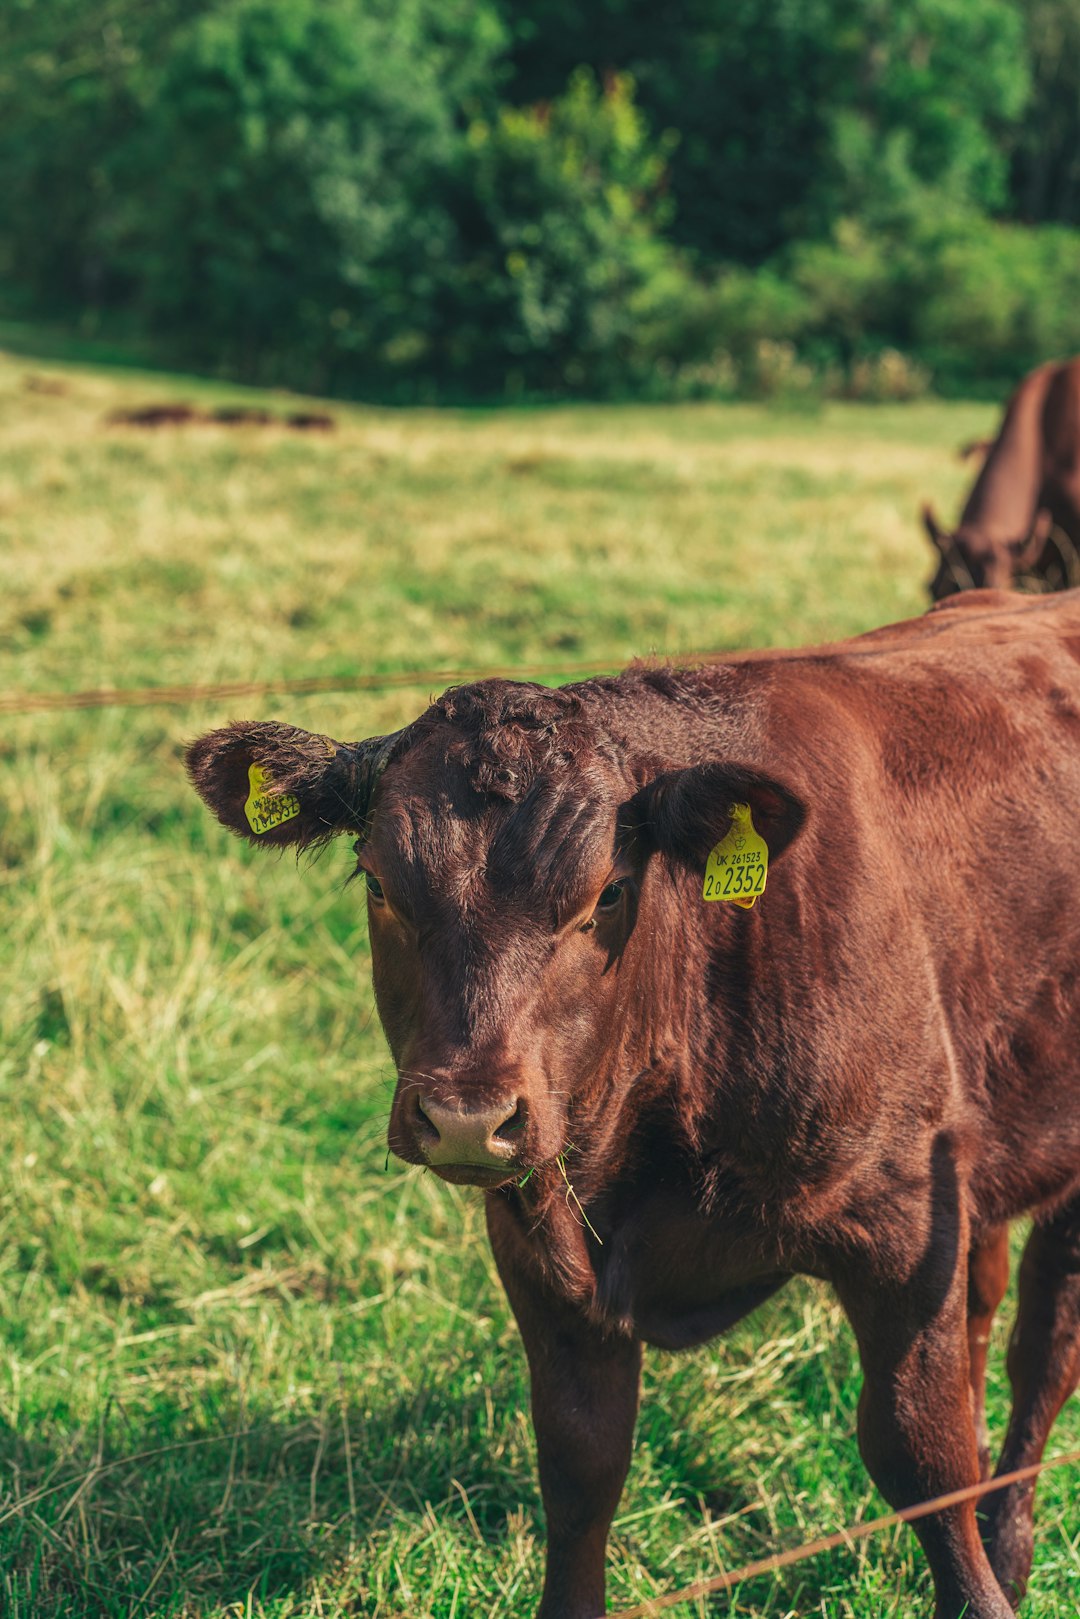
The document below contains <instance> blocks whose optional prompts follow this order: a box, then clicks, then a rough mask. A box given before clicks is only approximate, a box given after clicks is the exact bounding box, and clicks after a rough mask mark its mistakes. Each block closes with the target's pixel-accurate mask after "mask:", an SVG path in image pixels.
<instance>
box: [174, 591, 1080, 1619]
mask: <svg viewBox="0 0 1080 1619" xmlns="http://www.w3.org/2000/svg"><path fill="white" fill-rule="evenodd" d="M188 763H189V769H190V773H191V776H192V780H193V782H194V784H195V786H196V787H197V789H198V791H199V792H200V793H201V795H202V797H203V798H204V799H205V801H206V802H207V804H208V805H209V806H210V808H211V809H212V810H213V811H214V812H215V813H216V814H217V816H218V817H219V819H220V820H221V821H223V822H224V824H225V825H226V826H228V827H230V828H231V829H232V830H233V831H235V832H238V833H241V834H243V835H244V836H246V837H248V838H249V839H250V840H251V841H252V842H253V843H255V844H258V845H260V846H268V847H273V848H278V849H280V848H281V847H282V846H284V845H294V846H296V847H297V848H303V847H306V846H311V845H313V844H317V843H319V842H321V841H324V840H327V839H329V838H332V837H333V836H334V835H335V834H336V833H342V832H343V833H347V834H348V833H351V834H352V835H353V836H355V837H357V842H356V845H355V847H356V850H357V854H358V859H359V869H360V870H361V871H362V872H363V873H364V875H365V880H366V885H367V903H368V913H369V925H370V931H371V949H372V962H373V969H374V979H375V992H376V997H377V1001H378V1007H379V1014H380V1017H381V1019H382V1023H383V1027H384V1029H385V1031H386V1035H387V1038H388V1040H389V1043H390V1048H391V1051H392V1053H393V1056H394V1059H395V1062H396V1064H397V1068H398V1074H399V1078H398V1084H397V1089H396V1092H395V1096H394V1101H393V1106H392V1110H391V1115H390V1127H389V1137H390V1145H391V1147H392V1149H393V1150H394V1152H395V1153H396V1154H398V1156H399V1157H401V1158H403V1159H404V1160H405V1161H406V1162H407V1163H412V1164H422V1165H427V1166H429V1167H430V1168H431V1169H432V1170H433V1171H434V1172H435V1174H437V1175H440V1176H442V1178H443V1179H444V1180H447V1181H453V1182H456V1183H458V1184H463V1185H467V1186H475V1187H479V1188H482V1189H483V1191H484V1193H485V1200H486V1205H487V1219H488V1228H489V1233H490V1237H491V1242H492V1245H493V1248H494V1252H495V1258H496V1261H497V1264H498V1268H499V1273H500V1275H501V1277H502V1280H503V1282H504V1285H505V1287H506V1291H507V1293H508V1295H509V1298H510V1303H511V1305H512V1307H513V1310H514V1313H515V1315H516V1317H517V1320H518V1323H519V1325H520V1328H521V1333H522V1336H523V1338H524V1341H525V1348H526V1351H527V1354H528V1358H529V1365H530V1368H531V1374H532V1391H533V1420H534V1424H535V1429H536V1440H537V1449H538V1453H539V1466H540V1482H541V1488H542V1491H543V1497H544V1503H545V1508H546V1514H547V1530H548V1560H547V1575H546V1582H545V1585H544V1595H543V1599H542V1601H541V1605H540V1614H541V1616H542V1619H597V1616H598V1615H599V1614H601V1613H602V1612H603V1611H604V1560H605V1545H606V1540H607V1534H608V1528H609V1525H610V1523H611V1519H612V1515H613V1514H614V1511H615V1508H616V1503H617V1501H618V1499H619V1494H620V1492H621V1490H622V1486H623V1481H624V1478H625V1476H626V1471H627V1467H628V1465H629V1462H630V1452H631V1444H632V1437H633V1430H634V1421H635V1415H636V1410H637V1402H638V1376H639V1368H640V1361H641V1350H642V1345H643V1344H650V1345H655V1346H658V1347H659V1348H661V1349H665V1350H678V1349H682V1348H685V1347H687V1346H689V1345H692V1344H700V1343H703V1342H705V1341H706V1340H708V1339H710V1338H713V1337H715V1336H716V1335H717V1334H719V1333H722V1332H724V1331H725V1330H726V1329H727V1328H729V1327H731V1326H732V1325H733V1323H735V1322H736V1321H738V1320H739V1319H740V1318H741V1317H742V1316H744V1315H746V1314H747V1312H748V1311H750V1310H752V1309H754V1307H755V1306H756V1305H758V1304H760V1303H761V1302H762V1301H763V1300H764V1299H767V1298H768V1297H769V1296H770V1295H771V1294H773V1293H775V1292H776V1291H777V1289H778V1288H780V1287H782V1286H783V1284H784V1283H785V1282H786V1281H787V1280H788V1279H789V1278H790V1277H792V1276H793V1275H809V1276H815V1277H819V1278H823V1279H824V1280H826V1281H827V1282H829V1283H830V1284H831V1285H832V1287H833V1288H834V1289H835V1291H836V1293H837V1295H838V1297H839V1299H840V1301H841V1303H842V1305H843V1307H844V1309H845V1311H846V1313H847V1316H848V1318H849V1320H850V1322H851V1324H852V1327H853V1328H854V1331H855V1335H856V1338H857V1340H858V1345H859V1352H860V1356H861V1360H862V1366H863V1371H864V1377H865V1383H864V1387H863V1392H862V1398H861V1401H860V1405H859V1419H858V1430H859V1443H860V1446H861V1448H862V1453H863V1456H864V1458H865V1461H866V1465H867V1467H868V1468H869V1470H870V1473H871V1475H872V1476H873V1478H874V1480H875V1481H876V1483H877V1484H878V1486H879V1488H880V1489H881V1491H882V1493H883V1494H884V1495H885V1496H886V1498H887V1499H888V1500H889V1501H890V1502H891V1503H892V1504H893V1505H894V1506H896V1507H903V1506H908V1505H910V1504H912V1503H914V1502H917V1501H922V1500H925V1499H928V1498H930V1497H935V1496H937V1495H939V1494H943V1493H945V1492H949V1491H953V1490H958V1489H962V1488H964V1487H966V1486H969V1485H972V1484H974V1483H975V1482H977V1481H978V1480H979V1479H980V1478H985V1477H987V1476H988V1474H989V1440H988V1436H987V1432H986V1427H985V1422H984V1417H983V1386H984V1371H985V1361H986V1352H987V1351H986V1346H987V1341H988V1335H989V1330H990V1323H991V1320H992V1318H993V1315H994V1312H995V1309H996V1307H997V1305H998V1303H999V1301H1000V1299H1001V1297H1002V1295H1003V1293H1004V1290H1005V1286H1006V1281H1007V1275H1008V1246H1007V1228H1008V1222H1009V1221H1010V1220H1012V1219H1014V1218H1016V1217H1017V1216H1019V1215H1022V1214H1024V1213H1028V1212H1031V1213H1034V1215H1035V1226H1034V1230H1033V1232H1032V1234H1031V1236H1030V1238H1029V1240H1028V1245H1027V1248H1026V1251H1025V1255H1024V1260H1023V1265H1022V1269H1021V1275H1020V1298H1019V1313H1018V1317H1017V1321H1016V1325H1015V1327H1014V1329H1013V1334H1012V1340H1011V1344H1010V1348H1009V1357H1008V1366H1009V1375H1010V1378H1011V1382H1012V1389H1013V1412H1012V1420H1011V1422H1010V1425H1009V1429H1008V1434H1007V1436H1006V1438H1005V1442H1004V1448H1003V1450H1002V1452H1001V1456H1000V1460H999V1463H998V1467H999V1470H1001V1471H1009V1470H1012V1469H1014V1468H1019V1467H1023V1466H1025V1465H1027V1464H1029V1463H1034V1462H1036V1461H1037V1460H1038V1458H1039V1457H1040V1456H1041V1455H1042V1452H1043V1447H1044V1445H1045V1443H1046V1440H1047V1436H1048V1434H1049V1431H1050V1427H1051V1424H1052V1423H1053V1421H1054V1418H1055V1417H1056V1415H1057V1413H1058V1411H1059V1409H1060V1408H1061V1405H1062V1404H1063V1402H1064V1401H1065V1399H1066V1398H1067V1397H1068V1395H1069V1394H1070V1393H1071V1391H1072V1389H1073V1388H1074V1386H1075V1385H1076V1383H1077V1380H1078V1375H1080V1060H1078V1056H1077V1053H1078V1051H1080V861H1078V860H1077V856H1076V827H1075V814H1074V811H1073V806H1074V805H1075V804H1076V803H1077V802H1080V592H1076V591H1073V592H1070V593H1068V594H1067V595H1057V596H1046V597H1040V598H1035V599H1031V598H1023V597H1012V596H1005V595H999V594H994V593H990V592H982V593H978V594H968V595H965V596H963V597H961V598H958V599H957V600H956V601H955V602H949V603H946V604H945V605H944V606H943V607H941V608H938V609H936V610H934V611H933V612H930V613H928V614H927V615H926V616H925V617H924V618H921V619H918V620H914V621H912V622H911V623H907V624H900V625H896V626H894V627H892V628H888V629H884V630H879V631H877V632H875V633H873V634H870V635H865V636H862V637H860V638H858V639H856V640H853V641H849V642H845V643H843V644H840V645H838V646H833V647H824V648H817V649H812V650H809V651H797V652H780V653H774V652H765V653H759V654H748V655H745V656H738V657H733V658H730V659H726V660H724V661H722V662H719V661H718V662H715V663H712V664H709V665H707V666H706V667H704V668H698V669H690V670H682V671H680V670H675V669H671V668H666V667H665V668H653V667H639V668H633V669H631V670H629V671H628V672H627V673H625V674H623V675H621V676H619V677H618V678H615V679H597V680H588V681H584V682H582V683H580V684H577V685H573V686H567V687H565V688H564V689H562V690H557V691H551V690H546V689H544V688H543V687H540V686H535V685H529V684H516V683H512V682H509V681H503V680H488V681H482V682H480V683H478V684H476V685H472V686H464V687H461V688H459V689H456V690H451V691H448V692H447V693H446V694H445V695H444V696H443V697H441V698H440V699H439V700H438V701H437V702H436V703H434V705H433V706H432V707H430V708H429V709H428V710H427V711H426V712H425V713H424V714H422V715H421V716H420V718H419V719H417V720H416V721H414V722H413V723H412V724H411V725H408V726H406V727H405V729H404V730H402V731H399V732H396V733H394V734H393V735H391V736H388V737H376V738H373V739H371V740H369V741H364V742H358V743H351V744H348V743H340V742H335V741H333V740H332V739H330V738H327V737H322V736H315V735H312V734H311V733H309V732H307V731H301V730H297V729H294V728H292V727H290V726H286V725H280V724H260V723H255V722H252V723H244V724H235V725H231V726H229V727H228V728H226V729H224V730H219V731H212V732H210V733H209V734H208V735H207V736H204V737H202V738H201V739H200V740H199V741H198V742H196V743H194V744H193V745H192V747H191V748H190V750H189V753H188ZM733 901H734V903H732V902H733ZM342 1077H343V1080H344V1081H346V1082H347V1078H348V1076H347V1074H343V1076H342ZM1032 1498H1033V1488H1032V1486H1031V1485H1030V1484H1025V1485H1021V1486H1016V1485H1013V1486H1011V1487H1009V1488H1007V1489H1004V1490H1002V1491H1001V1492H1000V1493H997V1494H995V1495H992V1496H990V1497H989V1498H988V1499H987V1501H986V1502H985V1503H984V1504H983V1508H982V1511H981V1514H980V1516H981V1518H982V1520H983V1522H982V1530H981V1533H980V1524H979V1521H977V1519H976V1514H975V1509H974V1506H973V1505H972V1503H971V1502H968V1503H967V1504H966V1505H961V1506H954V1507H951V1508H949V1509H948V1510H945V1511H942V1512H940V1513H938V1514H936V1515H934V1516H930V1517H925V1518H922V1519H921V1520H920V1521H918V1522H917V1523H916V1524H915V1526H914V1527H915V1533H916V1534H917V1535H918V1537H919V1539H920V1540H921V1542H922V1545H923V1548H924V1550H925V1553H926V1556H927V1559H928V1561H929V1564H930V1567H931V1569H932V1572H933V1577H934V1584H935V1588H936V1594H937V1607H936V1614H937V1616H938V1619H960V1616H961V1615H963V1616H964V1619H1010V1615H1011V1614H1012V1611H1013V1604H1015V1603H1016V1602H1017V1601H1018V1600H1019V1597H1020V1594H1021V1593H1022V1592H1023V1590H1024V1587H1025V1584H1026V1581H1027V1578H1028V1573H1029V1569H1030V1564H1031V1555H1032Z"/></svg>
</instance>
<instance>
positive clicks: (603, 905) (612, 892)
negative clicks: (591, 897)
mask: <svg viewBox="0 0 1080 1619" xmlns="http://www.w3.org/2000/svg"><path fill="white" fill-rule="evenodd" d="M622 897H623V885H622V883H608V885H607V887H606V888H605V889H604V891H603V893H602V894H601V895H600V898H599V899H598V900H597V902H596V909H597V910H598V911H613V910H614V909H615V907H616V905H618V903H619V901H620V900H621V899H622Z"/></svg>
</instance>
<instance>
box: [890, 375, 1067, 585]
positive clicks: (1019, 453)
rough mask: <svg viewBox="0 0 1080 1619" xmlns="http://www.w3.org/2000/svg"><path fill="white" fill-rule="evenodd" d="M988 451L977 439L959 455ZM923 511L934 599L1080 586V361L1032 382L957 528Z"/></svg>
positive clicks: (1020, 391) (1016, 397)
mask: <svg viewBox="0 0 1080 1619" xmlns="http://www.w3.org/2000/svg"><path fill="white" fill-rule="evenodd" d="M981 449H982V445H981V443H978V442H977V443H975V444H971V445H967V446H965V449H964V450H963V451H962V452H961V453H962V454H965V455H966V454H968V453H971V454H974V453H976V452H977V451H979V450H981ZM922 516H923V523H924V524H925V526H926V532H927V533H928V534H929V536H930V539H931V542H932V544H933V545H934V547H935V549H936V550H937V553H938V568H937V573H936V574H935V575H934V578H933V579H932V580H931V582H930V595H931V597H932V599H933V600H934V601H942V600H943V599H944V598H945V597H946V596H951V595H953V594H954V593H955V592H956V591H958V590H977V589H980V588H982V587H983V586H986V587H988V588H992V589H1001V590H1007V589H1008V588H1009V587H1010V586H1011V585H1013V584H1015V583H1018V582H1026V583H1027V585H1028V586H1029V588H1032V589H1035V590H1064V589H1065V588H1066V587H1067V586H1069V585H1080V553H1078V551H1077V547H1080V360H1069V361H1067V362H1066V363H1065V364H1063V365H1059V364H1051V365H1042V366H1040V367H1039V368H1038V370H1037V371H1032V372H1031V373H1030V375H1028V376H1026V377H1025V378H1024V380H1023V382H1022V383H1021V384H1020V386H1019V387H1018V388H1017V390H1016V392H1015V393H1014V394H1013V396H1012V398H1011V399H1010V400H1009V403H1008V405H1007V407H1006V410H1005V419H1004V421H1003V422H1002V424H1001V429H1000V431H999V433H998V436H997V438H996V439H995V440H994V441H993V443H992V444H990V445H988V446H987V447H986V459H985V460H984V462H983V464H982V466H981V468H980V469H979V475H978V477H977V478H976V479H975V482H974V484H973V486H972V490H971V493H970V495H969V496H968V498H967V503H966V505H965V506H964V509H963V511H962V512H961V514H960V522H959V524H958V525H957V527H956V528H955V529H954V530H953V532H952V533H951V534H949V533H946V532H945V531H944V530H943V529H942V528H941V526H940V524H939V523H938V521H937V519H936V517H935V516H934V513H933V512H932V510H931V509H930V507H929V506H924V507H923V513H922Z"/></svg>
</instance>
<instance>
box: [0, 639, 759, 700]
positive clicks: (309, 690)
mask: <svg viewBox="0 0 1080 1619" xmlns="http://www.w3.org/2000/svg"><path fill="white" fill-rule="evenodd" d="M726 656H728V654H726V653H723V652H716V651H713V652H685V653H680V654H678V655H677V656H676V657H674V658H663V659H660V660H658V661H661V662H664V663H669V662H674V663H677V664H706V663H717V662H719V661H720V660H721V659H722V658H724V657H726ZM629 661H630V660H629V659H625V658H610V659H608V660H606V661H605V660H604V659H597V658H589V659H587V660H582V661H580V662H579V661H577V660H574V659H569V660H568V659H566V658H563V659H562V660H561V661H560V662H558V663H531V664H529V663H527V664H507V665H503V666H496V667H488V668H465V669H402V670H396V671H391V672H387V673H384V674H377V673H375V674H356V675H307V676H299V677H297V678H295V679H290V678H288V677H283V678H282V679H280V680H234V681H226V682H223V683H221V684H218V685H209V686H139V687H132V688H130V689H128V690H123V689H117V688H113V687H103V688H99V689H97V690H93V691H41V692H23V691H9V692H3V693H0V714H37V713H58V712H60V711H62V710H64V709H79V708H154V707H158V706H162V707H164V706H170V707H176V706H179V705H181V704H184V703H223V702H233V701H234V700H235V699H237V698H241V697H242V698H248V697H280V696H290V697H310V696H312V695H313V694H315V693H317V692H348V691H391V690H394V689H396V688H399V687H412V686H416V687H425V686H427V687H429V688H432V689H439V690H441V689H442V688H443V687H444V686H454V685H459V684H460V683H461V682H463V681H467V680H468V681H472V680H494V679H500V680H542V679H553V678H555V677H556V676H560V675H588V674H604V673H607V672H609V671H611V670H614V669H620V668H622V667H623V666H624V664H625V663H627V662H629Z"/></svg>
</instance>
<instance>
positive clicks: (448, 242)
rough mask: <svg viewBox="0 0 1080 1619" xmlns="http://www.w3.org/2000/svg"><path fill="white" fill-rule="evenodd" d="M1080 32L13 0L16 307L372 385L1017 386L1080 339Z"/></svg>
mask: <svg viewBox="0 0 1080 1619" xmlns="http://www.w3.org/2000/svg"><path fill="white" fill-rule="evenodd" d="M1077 40H1080V0H901V3H897V4H886V3H884V0H730V3H729V4H725V5H724V6H722V7H717V6H715V5H712V4H711V3H709V0H685V3H684V4H683V5H681V6H680V7H679V8H677V10H676V12H674V13H672V12H671V11H670V10H664V9H663V8H661V9H659V10H658V9H657V8H656V7H654V6H647V5H645V3H644V0H575V3H574V4H570V0H155V4H154V5H153V6H148V5H146V4H145V0H49V3H48V4H47V5H42V4H40V3H39V0H7V4H6V5H4V6H2V7H0V107H2V108H3V114H2V116H0V196H2V197H3V198H4V208H3V210H2V211H0V303H2V304H3V305H5V306H6V307H7V309H8V310H9V311H10V310H12V309H19V310H23V311H26V312H29V313H30V314H31V315H34V316H40V315H42V314H45V315H50V316H54V317H55V316H60V317H65V316H67V317H69V318H70V317H71V316H72V315H73V314H77V315H79V317H80V318H81V319H83V320H84V321H86V320H87V319H90V320H92V321H96V322H99V323H103V324H104V326H105V327H106V328H113V329H119V330H121V331H122V332H127V333H129V334H138V335H141V336H143V337H144V338H149V339H150V340H151V341H152V342H153V343H154V344H155V345H157V347H158V349H159V351H160V352H162V353H163V354H167V355H168V356H169V357H170V358H172V359H174V360H175V359H177V358H180V359H182V360H184V361H187V362H189V363H194V364H197V365H199V366H202V367H205V368H208V369H212V370H218V371H221V372H224V373H228V374H231V375H234V376H237V377H242V378H247V379H251V380H257V381H264V382H266V381H271V382H281V383H288V384H290V385H292V386H297V387H304V388H311V389H317V390H321V391H326V392H335V391H336V392H351V393H356V394H361V395H367V396H383V397H431V398H439V397H442V398H447V397H459V398H464V397H469V396H479V395H486V396H492V395H505V394H510V395H512V396H525V395H529V394H537V393H543V394H552V393H568V392H570V393H573V392H583V391H587V392H592V393H605V394H612V393H617V392H627V391H633V392H647V393H650V394H654V395H656V394H659V393H669V392H670V393H681V394H686V393H691V394H692V393H699V392H715V393H727V392H730V391H732V390H740V391H748V392H752V393H759V394H770V395H786V396H789V397H792V398H796V397H802V396H805V395H807V394H811V393H813V392H814V391H826V392H835V391H843V392H848V393H852V394H854V395H857V396H859V397H901V396H902V395H903V394H904V393H905V391H907V392H910V391H914V390H916V389H918V388H919V387H921V386H924V385H925V382H926V374H927V369H928V368H929V369H930V370H931V371H932V372H933V374H934V377H935V380H936V382H937V383H938V385H951V386H960V385H964V386H973V385H977V384H980V383H987V384H989V385H992V386H994V387H997V386H999V385H1000V383H1001V382H1002V381H1003V380H1008V379H1010V378H1013V377H1015V376H1016V375H1018V374H1019V373H1020V372H1021V371H1022V370H1023V369H1024V368H1025V367H1027V366H1029V365H1031V364H1034V363H1035V362H1036V361H1038V360H1039V359H1042V358H1045V357H1046V356H1047V355H1048V354H1050V353H1062V352H1067V351H1069V350H1071V349H1074V348H1078V347H1080V329H1078V321H1077V319H1076V317H1075V316H1074V313H1073V311H1074V310H1075V309H1076V307H1077V299H1076V296H1075V294H1076V290H1077V281H1078V279H1080V270H1078V265H1080V235H1074V234H1073V233H1072V232H1071V231H1070V230H1069V229H1067V228H1063V227H1062V226H1061V225H1055V224H1052V223H1047V224H1044V225H1042V226H1040V227H1039V228H1034V229H1033V228H1030V227H1029V226H1026V225H1020V224H1018V223H1015V222H1010V220H1009V217H1008V216H1009V211H1010V208H1013V209H1015V207H1016V202H1015V200H1014V199H1016V198H1018V197H1021V196H1022V197H1023V198H1024V199H1026V202H1027V204H1030V207H1031V211H1033V212H1034V213H1036V214H1038V215H1039V216H1040V217H1042V218H1045V219H1047V220H1053V219H1055V218H1057V219H1066V220H1070V221H1071V220H1073V219H1076V220H1078V221H1080V167H1078V166H1077V162H1076V157H1075V149H1074V148H1075V139H1074V136H1075V134H1076V132H1077V130H1078V129H1080V123H1078V122H1077V119H1078V117H1080V115H1078V114H1077V111H1076V107H1077V103H1076V93H1077V87H1078V85H1080V78H1078V77H1077V69H1076V67H1075V62H1074V60H1073V57H1074V56H1075V52H1072V54H1070V51H1071V44H1070V42H1075V41H1077ZM1033 86H1034V90H1033V88H1032V87H1033ZM1010 187H1011V188H1012V191H1011V192H1010Z"/></svg>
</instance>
